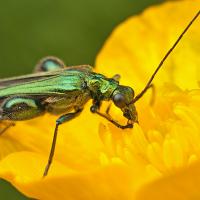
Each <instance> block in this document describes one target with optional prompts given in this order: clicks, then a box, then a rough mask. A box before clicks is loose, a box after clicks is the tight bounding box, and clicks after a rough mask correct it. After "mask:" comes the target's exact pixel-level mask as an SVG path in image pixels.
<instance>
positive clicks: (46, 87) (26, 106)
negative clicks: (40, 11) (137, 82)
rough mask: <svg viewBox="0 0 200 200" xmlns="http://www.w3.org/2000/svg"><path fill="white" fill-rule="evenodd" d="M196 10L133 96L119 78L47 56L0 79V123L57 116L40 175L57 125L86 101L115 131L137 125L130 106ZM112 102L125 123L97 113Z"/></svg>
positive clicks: (80, 107) (48, 164) (49, 161)
mask: <svg viewBox="0 0 200 200" xmlns="http://www.w3.org/2000/svg"><path fill="white" fill-rule="evenodd" d="M199 14H200V11H199V12H198V13H197V14H196V16H195V17H194V18H193V19H192V21H191V22H190V23H189V24H188V26H187V27H186V28H185V30H184V31H183V32H182V34H181V35H180V36H179V37H178V39H177V41H176V42H175V43H174V45H173V46H172V48H171V49H170V50H169V51H168V52H167V54H166V55H165V56H164V58H163V59H162V61H161V62H160V64H159V65H158V67H157V68H156V70H155V72H154V73H153V75H152V76H151V78H150V80H149V82H148V83H147V85H146V86H145V87H144V89H143V90H142V91H141V92H140V93H139V94H138V95H137V96H136V97H134V91H133V89H132V88H131V87H129V86H123V85H120V84H119V75H115V76H114V77H113V78H107V77H105V76H104V75H102V74H98V73H95V72H93V70H92V67H90V66H88V65H81V66H72V67H65V64H64V63H63V62H62V61H61V60H60V59H58V58H55V57H47V58H44V59H42V60H41V61H40V62H39V63H38V65H37V66H36V70H35V72H37V73H34V74H31V75H25V76H20V77H14V78H7V79H1V80H0V123H1V122H5V121H11V122H13V121H20V120H28V119H32V118H35V117H38V116H40V115H42V114H44V113H45V112H49V113H51V114H56V115H61V116H60V117H59V118H58V119H57V120H56V126H55V130H54V137H53V142H52V146H51V151H50V155H49V159H48V163H47V165H46V168H45V171H44V174H43V176H46V175H47V174H48V171H49V168H50V165H51V163H52V159H53V156H54V151H55V146H56V138H57V133H58V127H59V125H61V124H63V123H64V122H67V121H69V120H71V119H73V118H75V117H77V116H78V115H79V114H80V113H81V111H82V110H83V107H84V105H85V104H86V102H87V101H88V100H89V99H93V104H92V106H91V108H90V110H91V112H92V113H96V114H98V115H100V116H101V117H104V118H106V119H107V120H109V121H110V122H111V123H113V124H114V125H116V126H117V127H119V128H122V129H126V128H132V127H133V124H134V123H135V122H138V115H137V112H136V108H135V105H134V103H135V102H136V101H138V100H139V99H140V98H141V97H142V96H143V95H144V94H145V92H146V91H147V90H148V89H149V88H150V87H151V86H152V84H151V83H152V81H153V79H154V77H155V75H156V73H157V72H158V70H159V69H160V68H161V66H162V64H163V62H164V61H165V60H166V58H167V57H168V56H169V54H170V53H171V52H172V50H173V49H174V48H175V47H176V45H177V44H178V42H179V41H180V39H181V38H182V36H183V35H184V34H185V32H186V31H187V30H188V28H189V27H190V26H191V24H192V23H193V22H194V20H195V19H196V18H197V17H198V15H199ZM110 100H112V101H113V103H114V104H115V106H117V107H118V108H120V109H121V111H122V113H123V116H124V117H125V118H127V124H125V125H121V124H119V123H118V122H117V121H115V120H113V119H112V118H111V116H110V115H109V113H108V112H109V107H108V109H107V112H106V113H105V114H104V113H101V112H100V107H101V103H102V101H110ZM11 125H13V123H10V124H9V125H8V126H6V127H5V128H4V130H2V131H1V132H0V133H3V132H5V131H6V130H7V128H9V127H10V126H11Z"/></svg>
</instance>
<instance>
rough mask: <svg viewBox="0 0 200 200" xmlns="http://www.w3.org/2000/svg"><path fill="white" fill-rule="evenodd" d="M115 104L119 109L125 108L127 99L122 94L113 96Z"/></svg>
mask: <svg viewBox="0 0 200 200" xmlns="http://www.w3.org/2000/svg"><path fill="white" fill-rule="evenodd" d="M113 102H114V104H115V105H116V106H117V107H119V108H123V107H125V106H126V103H125V97H124V95H122V94H120V93H118V94H116V95H114V96H113Z"/></svg>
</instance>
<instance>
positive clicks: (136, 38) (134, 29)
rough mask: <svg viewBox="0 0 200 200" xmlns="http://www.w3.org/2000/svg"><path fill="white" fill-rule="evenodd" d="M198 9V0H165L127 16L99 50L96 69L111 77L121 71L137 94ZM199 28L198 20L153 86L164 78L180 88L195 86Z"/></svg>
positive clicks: (198, 73)
mask: <svg viewBox="0 0 200 200" xmlns="http://www.w3.org/2000/svg"><path fill="white" fill-rule="evenodd" d="M199 9H200V1H199V0H195V1H181V2H180V1H176V2H167V3H164V4H163V5H159V6H154V7H150V8H148V9H147V10H145V11H144V12H143V13H142V14H141V15H139V16H134V17H131V18H129V19H127V20H126V21H125V22H123V23H122V24H120V25H119V26H118V27H117V28H116V29H115V30H114V31H113V33H112V34H111V36H110V37H109V38H108V40H107V41H106V43H105V45H104V46H103V48H102V50H101V51H100V53H99V55H98V57H97V60H96V66H97V69H98V71H99V72H101V73H104V74H106V75H108V76H110V77H111V76H113V74H116V73H118V74H120V75H121V76H122V83H123V84H126V85H129V86H132V87H133V88H134V89H135V90H136V91H137V92H136V93H138V92H139V91H140V90H141V89H142V88H143V87H144V86H145V84H146V83H147V81H148V80H149V78H150V76H151V75H152V74H153V72H154V70H155V69H156V67H157V66H158V64H159V62H160V61H161V59H162V58H163V57H164V55H165V54H166V52H167V51H168V50H169V49H170V47H172V45H173V43H174V42H175V40H176V39H177V38H178V36H179V35H180V33H181V32H182V31H183V29H184V28H185V27H186V25H187V24H188V23H189V21H190V20H191V19H192V17H193V16H194V15H195V14H196V13H197V11H198V10H199ZM199 27H200V20H199V19H197V20H196V22H195V23H194V24H193V26H192V27H191V29H190V30H189V31H188V33H187V34H186V35H185V36H184V38H183V39H182V40H181V42H180V44H179V45H178V46H177V48H176V49H175V51H174V52H173V53H172V54H171V55H170V57H169V58H168V60H167V61H166V62H165V63H164V66H163V69H161V70H160V71H159V73H158V74H157V77H156V78H155V80H154V84H155V85H156V87H157V86H159V85H160V84H163V83H164V82H166V81H170V82H173V83H175V84H176V85H178V86H179V87H181V88H197V87H198V81H199V80H200V68H199V66H200V58H199V51H200V50H199V46H200V37H199V35H200V29H199Z"/></svg>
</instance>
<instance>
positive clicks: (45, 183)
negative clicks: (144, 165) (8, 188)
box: [0, 152, 134, 200]
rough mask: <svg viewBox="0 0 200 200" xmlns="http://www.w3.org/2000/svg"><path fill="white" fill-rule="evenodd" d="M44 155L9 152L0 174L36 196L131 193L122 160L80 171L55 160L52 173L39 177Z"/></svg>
mask: <svg viewBox="0 0 200 200" xmlns="http://www.w3.org/2000/svg"><path fill="white" fill-rule="evenodd" d="M43 158H44V157H43ZM43 158H42V156H39V155H38V154H35V153H30V152H21V153H15V155H12V154H11V155H9V156H8V157H7V158H5V159H4V160H3V161H1V163H0V176H1V177H3V178H4V179H6V180H8V181H11V182H12V184H14V185H15V187H17V188H18V189H19V191H21V192H22V193H24V194H26V195H27V196H29V197H34V198H36V199H48V200H51V199H63V200H64V199H66V200H70V199H71V200H72V199H76V200H82V199H87V200H90V199H91V200H93V199H105V200H106V199H107V200H109V199H116V200H117V199H119V200H121V199H131V198H132V196H133V193H132V181H133V179H134V177H133V176H132V174H131V170H130V168H129V167H128V166H126V165H124V164H123V163H120V162H114V163H113V164H111V165H107V166H104V167H99V168H98V169H94V170H93V171H90V172H84V173H81V172H76V171H72V170H69V169H67V168H66V166H64V165H61V164H60V163H57V162H56V161H55V162H54V164H53V167H52V172H53V173H51V174H50V176H47V177H46V178H43V179H42V178H41V172H42V171H41V169H42V168H41V167H43V165H44V162H43ZM23 159H26V165H24V163H23V162H22V160H23ZM13 163H14V167H13ZM36 177H37V178H36ZM122 182H123V184H121V183H122Z"/></svg>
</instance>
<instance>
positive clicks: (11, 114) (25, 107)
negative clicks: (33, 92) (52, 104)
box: [0, 96, 45, 134]
mask: <svg viewBox="0 0 200 200" xmlns="http://www.w3.org/2000/svg"><path fill="white" fill-rule="evenodd" d="M44 111H45V108H44V107H43V106H42V105H41V104H40V101H39V100H38V99H37V98H34V97H19V96H16V97H15V96H14V97H11V98H7V99H5V100H4V102H3V103H2V104H1V109H0V134H2V133H4V132H5V131H6V130H7V129H8V128H10V127H11V126H13V125H14V121H23V120H28V119H32V118H35V117H37V116H39V115H41V114H43V113H44ZM1 125H3V126H2V128H1Z"/></svg>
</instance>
